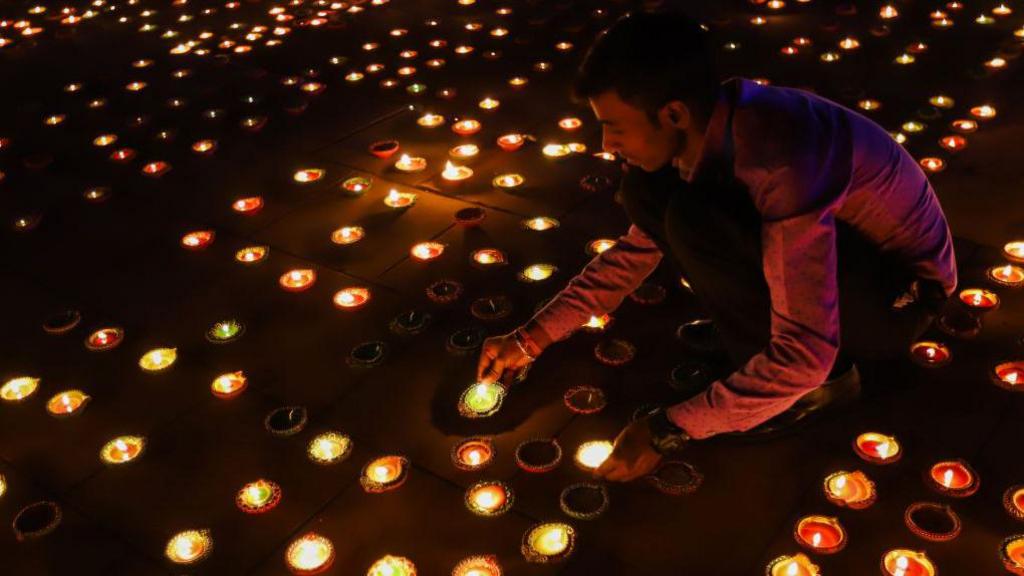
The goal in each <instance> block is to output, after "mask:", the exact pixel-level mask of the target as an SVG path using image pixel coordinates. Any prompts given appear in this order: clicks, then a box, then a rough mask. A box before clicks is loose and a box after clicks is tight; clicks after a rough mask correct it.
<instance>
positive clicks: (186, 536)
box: [164, 530, 213, 564]
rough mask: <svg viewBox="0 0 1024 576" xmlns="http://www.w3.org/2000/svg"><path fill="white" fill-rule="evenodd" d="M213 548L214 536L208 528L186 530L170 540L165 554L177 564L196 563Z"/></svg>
mask: <svg viewBox="0 0 1024 576" xmlns="http://www.w3.org/2000/svg"><path fill="white" fill-rule="evenodd" d="M212 550H213V538H211V537H210V532H209V531H208V530H185V531H184V532H178V533H177V534H175V535H174V536H172V537H171V539H170V540H168V542H167V547H166V548H165V549H164V555H165V556H166V557H167V559H168V560H170V561H171V562H173V563H175V564H195V563H197V562H200V561H201V560H203V559H204V558H206V557H207V556H209V555H210V552H211V551H212Z"/></svg>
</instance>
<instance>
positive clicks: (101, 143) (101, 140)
mask: <svg viewBox="0 0 1024 576" xmlns="http://www.w3.org/2000/svg"><path fill="white" fill-rule="evenodd" d="M115 142H117V134H100V135H99V136H97V137H95V138H93V140H92V145H93V146H96V147H98V148H104V147H106V146H110V145H111V144H113V143H115Z"/></svg>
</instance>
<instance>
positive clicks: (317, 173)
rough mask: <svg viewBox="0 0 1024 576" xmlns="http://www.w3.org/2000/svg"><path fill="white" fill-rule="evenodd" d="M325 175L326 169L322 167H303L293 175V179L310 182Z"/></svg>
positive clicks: (305, 182) (303, 182)
mask: <svg viewBox="0 0 1024 576" xmlns="http://www.w3.org/2000/svg"><path fill="white" fill-rule="evenodd" d="M323 177H324V171H323V170H321V169H320V168H302V169H300V170H298V171H296V172H295V174H293V175H292V179H293V180H295V181H296V182H298V183H299V184H309V183H311V182H316V181H317V180H320V179H321V178H323Z"/></svg>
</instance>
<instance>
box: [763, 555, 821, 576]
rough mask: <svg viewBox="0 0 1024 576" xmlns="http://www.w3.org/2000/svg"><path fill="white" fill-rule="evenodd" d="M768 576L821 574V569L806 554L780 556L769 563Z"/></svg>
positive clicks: (809, 575)
mask: <svg viewBox="0 0 1024 576" xmlns="http://www.w3.org/2000/svg"><path fill="white" fill-rule="evenodd" d="M765 574H766V576H821V569H820V568H818V566H817V565H815V564H814V563H812V562H811V559H810V558H808V557H807V556H805V555H804V554H794V555H793V556H779V557H778V558H776V559H775V560H772V561H771V562H769V563H768V569H767V570H765Z"/></svg>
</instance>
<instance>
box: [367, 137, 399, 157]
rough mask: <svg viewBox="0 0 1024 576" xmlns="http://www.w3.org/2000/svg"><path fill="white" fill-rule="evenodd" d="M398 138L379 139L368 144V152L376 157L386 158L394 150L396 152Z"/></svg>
mask: <svg viewBox="0 0 1024 576" xmlns="http://www.w3.org/2000/svg"><path fill="white" fill-rule="evenodd" d="M398 147H399V144H398V140H381V141H379V142H374V143H372V144H370V147H369V150H370V154H373V155H374V156H376V157H377V158H380V159H382V160H386V159H388V158H390V157H391V156H392V155H393V154H394V153H395V152H398Z"/></svg>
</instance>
